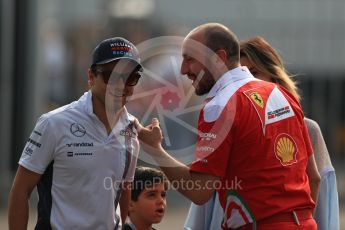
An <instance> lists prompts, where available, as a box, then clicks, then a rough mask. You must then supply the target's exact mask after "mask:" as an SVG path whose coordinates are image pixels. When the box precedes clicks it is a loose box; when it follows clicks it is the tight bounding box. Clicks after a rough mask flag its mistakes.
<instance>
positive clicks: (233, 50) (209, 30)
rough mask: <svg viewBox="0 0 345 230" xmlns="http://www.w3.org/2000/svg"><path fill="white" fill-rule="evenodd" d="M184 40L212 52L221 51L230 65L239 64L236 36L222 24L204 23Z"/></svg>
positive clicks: (238, 47)
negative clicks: (192, 41) (199, 44)
mask: <svg viewBox="0 0 345 230" xmlns="http://www.w3.org/2000/svg"><path fill="white" fill-rule="evenodd" d="M186 39H193V40H195V41H198V42H201V43H203V44H204V45H205V46H207V47H208V48H210V49H211V50H212V51H213V52H216V51H217V50H220V49H223V50H225V52H226V54H227V56H228V60H229V61H230V62H231V63H234V64H238V63H239V58H240V46H239V41H238V39H237V36H236V35H235V34H234V33H233V32H232V31H231V30H230V29H229V28H227V27H226V26H224V25H223V24H220V23H206V24H203V25H200V26H198V27H196V28H195V29H193V30H192V31H191V32H190V33H189V34H188V35H187V36H186Z"/></svg>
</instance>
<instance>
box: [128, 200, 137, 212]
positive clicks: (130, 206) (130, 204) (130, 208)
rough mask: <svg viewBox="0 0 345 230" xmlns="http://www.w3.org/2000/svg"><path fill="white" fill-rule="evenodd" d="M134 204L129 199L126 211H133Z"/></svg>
mask: <svg viewBox="0 0 345 230" xmlns="http://www.w3.org/2000/svg"><path fill="white" fill-rule="evenodd" d="M134 206H135V202H134V201H132V200H130V201H129V207H128V212H133V211H134Z"/></svg>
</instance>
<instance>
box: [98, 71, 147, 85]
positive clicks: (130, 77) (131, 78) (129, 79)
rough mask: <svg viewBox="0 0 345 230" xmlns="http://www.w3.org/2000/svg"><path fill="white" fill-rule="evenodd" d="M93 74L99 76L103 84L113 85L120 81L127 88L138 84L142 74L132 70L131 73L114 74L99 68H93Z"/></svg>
mask: <svg viewBox="0 0 345 230" xmlns="http://www.w3.org/2000/svg"><path fill="white" fill-rule="evenodd" d="M93 72H95V73H99V74H101V75H102V78H103V82H104V83H105V84H115V83H116V81H118V80H119V79H122V80H123V82H125V84H126V85H127V86H135V85H136V84H138V81H139V79H140V78H141V74H142V72H141V71H138V70H134V71H133V72H131V73H116V72H114V71H112V70H103V69H100V68H95V69H94V70H93Z"/></svg>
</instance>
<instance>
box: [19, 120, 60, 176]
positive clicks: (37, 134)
mask: <svg viewBox="0 0 345 230" xmlns="http://www.w3.org/2000/svg"><path fill="white" fill-rule="evenodd" d="M55 143H56V139H55V136H54V128H53V127H52V126H51V124H50V121H49V119H48V118H45V117H44V116H42V117H40V119H39V120H38V121H37V123H36V126H35V128H34V130H33V131H32V133H31V135H30V137H29V138H28V140H27V142H26V145H25V147H24V150H23V152H22V155H21V157H20V159H19V165H21V166H23V167H24V168H26V169H28V170H30V171H33V172H35V173H38V174H43V173H44V171H45V169H46V167H47V166H48V165H49V164H50V162H51V161H52V160H53V155H54V151H55Z"/></svg>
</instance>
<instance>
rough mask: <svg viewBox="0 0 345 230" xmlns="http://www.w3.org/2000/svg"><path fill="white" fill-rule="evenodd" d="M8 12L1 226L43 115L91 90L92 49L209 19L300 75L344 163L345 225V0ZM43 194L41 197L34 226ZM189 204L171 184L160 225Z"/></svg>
mask: <svg viewBox="0 0 345 230" xmlns="http://www.w3.org/2000/svg"><path fill="white" fill-rule="evenodd" d="M0 18H1V19H0V20H1V21H0V35H1V36H0V37H1V39H0V51H1V56H0V109H1V112H0V156H1V160H0V191H1V192H0V210H1V211H0V213H1V214H0V228H1V229H6V228H7V216H6V215H7V213H6V209H7V198H8V192H9V190H10V187H11V184H12V180H13V176H14V173H15V170H16V168H17V162H18V159H19V157H20V155H21V152H22V149H23V147H24V145H25V142H26V139H27V137H28V136H29V134H30V132H31V130H32V129H33V127H34V124H35V121H36V119H37V118H38V117H39V116H40V115H41V114H42V113H45V112H47V111H49V110H52V109H54V108H57V107H59V106H61V105H64V104H67V103H70V102H71V101H73V100H76V99H78V98H79V97H80V96H81V94H82V93H83V92H84V91H86V90H87V75H86V73H87V69H88V67H89V65H90V57H91V52H92V50H93V48H94V47H95V46H96V45H97V44H98V43H99V42H100V41H101V40H103V39H105V38H108V37H114V36H123V37H125V38H127V39H128V40H130V41H132V42H133V43H134V44H139V43H142V42H144V41H146V40H148V39H151V38H154V37H159V36H185V35H186V34H187V33H188V31H189V30H190V29H192V28H194V27H195V26H198V25H200V24H202V23H206V22H220V23H223V24H225V25H227V26H229V27H230V28H231V29H232V30H233V31H234V32H235V33H236V34H237V35H238V37H239V39H240V40H242V39H248V38H250V37H253V36H257V35H260V36H263V37H264V38H266V39H267V40H268V42H270V43H271V44H272V45H273V46H274V47H275V48H277V49H278V50H279V52H280V54H281V55H282V57H283V60H284V61H285V64H286V67H287V69H288V70H289V71H290V72H291V73H293V74H295V75H296V80H297V81H298V82H299V87H300V89H301V91H302V105H303V109H304V112H305V114H306V116H308V117H309V118H311V119H314V120H316V121H317V122H318V124H319V125H320V127H321V130H322V132H323V135H324V138H325V141H326V144H327V147H328V150H329V154H330V156H331V160H332V163H333V166H334V168H335V170H336V174H337V182H338V193H339V200H340V212H341V221H342V223H341V227H342V228H341V229H345V214H344V213H345V167H344V166H345V103H344V98H345V29H344V28H345V1H344V0H328V1H322V0H289V1H284V0H215V1H207V0H189V1H184V0H174V1H171V0H170V1H169V0H30V1H25V0H1V6H0ZM152 62H153V60H151V63H152ZM166 66H167V65H166ZM162 68H164V66H163V67H162V66H161V69H162ZM167 68H169V67H167ZM170 68H171V66H170ZM133 110H135V108H133ZM130 112H132V111H131V110H130ZM133 113H134V114H135V111H133ZM141 163H143V162H141ZM35 202H36V197H35V196H33V197H32V205H31V207H32V209H33V211H32V212H31V215H30V229H32V228H33V227H32V226H33V223H34V221H35V218H36V213H35V210H34V209H35V205H36V203H35ZM188 207H189V202H188V201H187V200H186V199H184V198H183V197H182V196H181V195H179V194H177V193H176V192H174V191H170V192H169V195H168V211H167V214H166V217H165V218H164V221H163V222H162V223H161V224H160V225H159V226H158V228H159V229H182V226H183V223H184V220H185V216H186V213H187V211H188Z"/></svg>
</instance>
